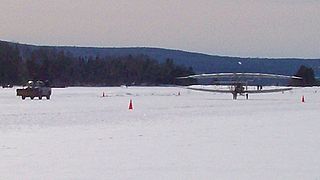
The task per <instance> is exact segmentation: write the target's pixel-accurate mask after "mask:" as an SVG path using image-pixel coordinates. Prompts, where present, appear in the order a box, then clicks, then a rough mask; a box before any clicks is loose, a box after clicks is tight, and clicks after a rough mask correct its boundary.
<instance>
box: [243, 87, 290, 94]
mask: <svg viewBox="0 0 320 180" xmlns="http://www.w3.org/2000/svg"><path fill="white" fill-rule="evenodd" d="M290 90H292V88H281V89H261V90H245V91H244V93H250V94H251V93H273V92H283V91H290Z"/></svg>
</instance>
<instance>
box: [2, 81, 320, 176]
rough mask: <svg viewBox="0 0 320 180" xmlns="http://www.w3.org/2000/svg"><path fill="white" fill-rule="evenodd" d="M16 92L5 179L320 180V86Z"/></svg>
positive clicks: (6, 100)
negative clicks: (266, 90)
mask: <svg viewBox="0 0 320 180" xmlns="http://www.w3.org/2000/svg"><path fill="white" fill-rule="evenodd" d="M15 90H16V88H12V89H0V111H1V116H0V157H1V161H0V179H5V180H8V179H9V180H10V179H19V180H20V179H39V180H40V179H41V180H42V179H54V180H56V179H67V180H70V179H114V180H122V179H138V180H141V179H146V180H156V179H159V180H162V179H173V180H180V179H181V180H188V179H190V180H200V179H201V180H202V179H210V180H211V179H226V180H234V179H244V180H248V179H266V180H270V179H272V180H284V179H290V180H293V179H297V180H301V179H303V180H305V179H308V180H320V119H319V117H320V111H319V109H320V90H319V92H317V91H318V89H317V88H303V89H302V88H298V89H295V90H293V91H290V92H285V93H271V94H254V95H250V97H249V98H250V99H249V100H245V98H244V97H239V99H238V100H232V95H231V94H218V93H208V92H197V91H192V90H187V89H181V88H177V87H129V88H121V87H112V88H108V87H105V88H78V87H74V88H66V89H53V95H52V97H51V100H38V99H36V100H30V99H29V98H27V99H26V100H21V98H20V97H17V96H16V95H15ZM103 92H104V93H105V95H106V96H107V97H102V94H103ZM179 92H180V94H181V95H180V96H178V93H179ZM302 96H305V103H302V102H301V97H302ZM130 99H132V101H133V106H134V110H133V111H129V110H128V104H129V100H130Z"/></svg>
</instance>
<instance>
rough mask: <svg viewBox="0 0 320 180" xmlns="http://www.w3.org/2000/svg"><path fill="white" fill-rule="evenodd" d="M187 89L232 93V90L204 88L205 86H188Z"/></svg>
mask: <svg viewBox="0 0 320 180" xmlns="http://www.w3.org/2000/svg"><path fill="white" fill-rule="evenodd" d="M187 89H191V90H195V91H206V92H217V93H232V92H233V91H232V90H222V89H204V88H192V87H188V88H187Z"/></svg>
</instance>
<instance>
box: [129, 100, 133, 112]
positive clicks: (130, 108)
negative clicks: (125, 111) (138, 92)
mask: <svg viewBox="0 0 320 180" xmlns="http://www.w3.org/2000/svg"><path fill="white" fill-rule="evenodd" d="M129 110H133V105H132V99H130V102H129Z"/></svg>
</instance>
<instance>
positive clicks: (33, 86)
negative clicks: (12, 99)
mask: <svg viewBox="0 0 320 180" xmlns="http://www.w3.org/2000/svg"><path fill="white" fill-rule="evenodd" d="M17 96H21V98H22V99H26V97H30V98H31V99H34V98H35V97H38V98H39V99H42V97H46V98H47V99H50V96H51V88H50V87H49V85H48V84H47V83H44V82H43V81H28V84H27V87H26V88H22V89H17Z"/></svg>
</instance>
